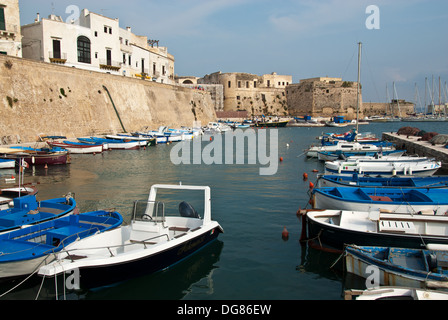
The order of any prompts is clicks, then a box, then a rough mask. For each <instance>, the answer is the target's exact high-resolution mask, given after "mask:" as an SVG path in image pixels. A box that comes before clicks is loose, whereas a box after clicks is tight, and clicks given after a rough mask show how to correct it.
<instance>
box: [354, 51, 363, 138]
mask: <svg viewBox="0 0 448 320" xmlns="http://www.w3.org/2000/svg"><path fill="white" fill-rule="evenodd" d="M358 47H359V49H358V92H357V108H356V134H358V133H359V105H360V97H359V94H360V90H361V50H362V43H361V42H359V43H358ZM355 139H356V141H357V140H358V139H357V138H355Z"/></svg>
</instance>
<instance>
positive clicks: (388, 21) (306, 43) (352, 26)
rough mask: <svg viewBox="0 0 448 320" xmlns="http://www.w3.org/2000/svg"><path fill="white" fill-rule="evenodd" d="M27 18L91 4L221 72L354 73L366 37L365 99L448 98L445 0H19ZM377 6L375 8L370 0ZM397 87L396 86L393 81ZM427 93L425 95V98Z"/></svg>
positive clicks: (199, 69)
mask: <svg viewBox="0 0 448 320" xmlns="http://www.w3.org/2000/svg"><path fill="white" fill-rule="evenodd" d="M19 4H20V11H21V24H22V25H25V24H29V23H32V22H34V19H35V17H36V13H40V16H41V17H44V18H45V17H47V16H48V15H50V14H52V13H53V14H56V15H58V16H61V17H62V18H63V19H64V20H66V19H67V18H68V17H69V16H70V15H71V14H72V13H73V12H71V11H69V12H67V8H68V7H69V6H73V5H74V6H77V7H78V8H79V9H80V10H82V9H84V8H86V9H89V10H90V11H91V12H95V13H99V14H102V15H104V16H107V17H109V18H119V21H120V27H121V28H126V27H127V26H130V27H132V32H133V33H135V34H137V35H142V36H147V37H148V38H149V39H153V40H159V41H160V42H159V45H160V46H164V47H167V48H168V52H169V53H171V54H172V55H174V58H175V60H176V63H175V73H176V74H177V75H179V76H196V77H203V76H204V75H207V74H211V73H214V72H218V71H221V72H223V73H227V72H244V73H251V74H256V75H263V74H270V73H272V72H276V73H277V74H281V75H291V76H292V77H293V83H298V82H300V80H301V79H307V78H314V77H325V76H328V77H337V78H342V79H343V80H344V81H357V79H358V43H362V51H361V52H362V54H361V82H362V86H363V100H364V102H386V101H387V100H388V99H389V100H390V99H392V98H393V97H395V98H398V99H405V100H407V101H410V102H415V103H416V104H417V107H420V106H423V105H424V104H425V101H426V103H427V104H428V103H430V101H431V97H433V98H434V102H435V103H436V104H437V103H438V101H439V78H440V82H441V84H442V86H441V88H442V89H441V90H440V94H441V97H442V102H445V101H446V99H445V96H446V95H447V92H446V83H447V82H448V38H447V31H448V1H447V0H368V1H365V0H319V1H317V0H275V1H274V0H194V1H193V0H127V1H123V0H107V1H105V0H101V1H99V0H89V1H87V0H19ZM372 5H373V6H374V7H373V8H372V7H371V6H372ZM394 88H395V89H394ZM425 97H426V99H425Z"/></svg>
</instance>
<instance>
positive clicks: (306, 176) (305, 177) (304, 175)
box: [303, 172, 308, 181]
mask: <svg viewBox="0 0 448 320" xmlns="http://www.w3.org/2000/svg"><path fill="white" fill-rule="evenodd" d="M307 180H308V173H306V172H305V173H304V174H303V181H307Z"/></svg>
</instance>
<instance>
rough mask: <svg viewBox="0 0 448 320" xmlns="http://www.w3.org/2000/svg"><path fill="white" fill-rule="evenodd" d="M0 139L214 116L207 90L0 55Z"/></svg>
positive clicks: (174, 122) (70, 134)
mask: <svg viewBox="0 0 448 320" xmlns="http://www.w3.org/2000/svg"><path fill="white" fill-rule="evenodd" d="M0 117H1V126H0V143H2V144H8V143H17V141H16V140H18V139H20V141H21V142H33V141H36V140H37V139H38V135H64V136H67V137H68V138H75V137H81V136H90V135H99V134H105V133H119V132H132V131H136V130H141V129H143V128H144V127H149V128H150V129H157V128H158V127H159V126H160V125H168V126H171V127H179V126H182V125H185V126H192V125H193V122H194V121H201V122H202V123H203V124H206V123H208V122H209V121H214V120H215V119H216V113H215V110H214V107H213V103H212V100H211V96H210V94H209V93H207V92H205V91H200V90H193V89H189V88H182V87H177V86H171V85H164V84H160V83H154V82H149V81H144V80H139V79H131V78H125V77H121V76H114V75H109V74H101V73H96V72H90V71H85V70H79V69H74V68H69V67H64V66H59V65H52V64H48V63H42V62H36V61H31V60H26V59H20V58H14V57H10V56H1V55H0Z"/></svg>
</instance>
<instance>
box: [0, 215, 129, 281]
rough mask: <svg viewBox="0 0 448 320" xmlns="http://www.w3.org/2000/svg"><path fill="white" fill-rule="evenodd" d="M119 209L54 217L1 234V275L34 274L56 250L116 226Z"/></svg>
mask: <svg viewBox="0 0 448 320" xmlns="http://www.w3.org/2000/svg"><path fill="white" fill-rule="evenodd" d="M122 222H123V218H122V216H121V215H120V214H119V213H118V212H110V211H104V210H101V211H94V212H87V213H82V214H79V215H70V216H68V217H64V218H59V219H54V220H51V221H47V222H44V223H41V224H38V225H34V226H28V227H26V228H22V229H20V230H15V231H12V232H9V233H7V234H2V235H0V278H2V279H6V278H15V277H21V276H26V275H29V274H32V273H34V272H35V271H37V269H38V268H39V267H40V266H41V265H45V264H46V263H49V262H51V261H52V260H53V259H55V253H57V252H60V251H62V250H67V249H69V248H70V245H71V244H76V243H80V242H82V241H83V240H84V239H88V238H89V237H91V236H96V235H98V234H101V233H104V232H106V231H108V230H112V229H114V228H117V227H119V226H120V225H121V224H122Z"/></svg>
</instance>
